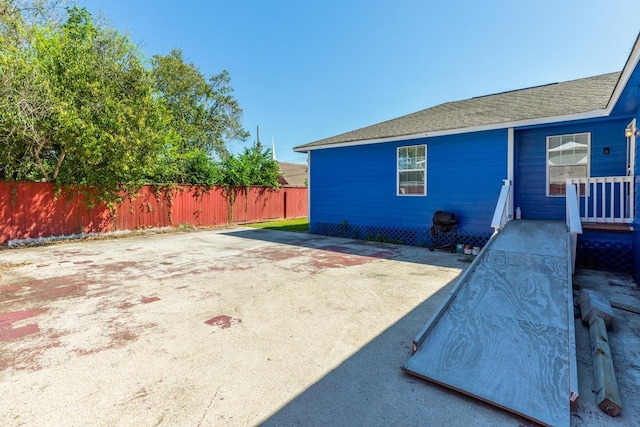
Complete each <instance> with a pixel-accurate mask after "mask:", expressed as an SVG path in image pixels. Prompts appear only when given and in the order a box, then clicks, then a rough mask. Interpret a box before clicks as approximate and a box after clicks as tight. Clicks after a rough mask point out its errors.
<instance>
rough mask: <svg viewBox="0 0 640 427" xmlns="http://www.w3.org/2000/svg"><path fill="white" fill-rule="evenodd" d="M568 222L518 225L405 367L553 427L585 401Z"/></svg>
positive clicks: (453, 298)
mask: <svg viewBox="0 0 640 427" xmlns="http://www.w3.org/2000/svg"><path fill="white" fill-rule="evenodd" d="M568 251H569V249H568V236H567V232H566V226H565V224H564V223H563V222H553V221H527V220H519V221H512V222H510V223H509V224H507V226H506V227H505V228H504V230H502V232H501V233H500V234H499V235H497V236H496V237H495V238H494V239H493V240H492V241H491V242H490V244H489V245H488V246H487V247H486V248H485V250H484V251H483V253H482V254H481V255H480V257H479V259H477V260H476V261H475V262H474V264H473V265H472V266H471V267H470V268H469V271H467V272H466V274H464V275H463V276H462V277H461V278H460V280H459V282H458V283H457V284H456V287H455V288H454V290H453V291H452V292H451V295H450V297H449V299H448V300H447V301H446V302H445V303H444V304H443V306H442V307H441V310H440V311H439V312H438V313H437V314H436V315H434V317H433V318H432V319H430V320H429V322H428V323H427V324H426V325H425V326H424V327H423V329H422V331H421V332H420V334H419V335H418V336H417V337H416V340H415V343H416V344H415V347H416V352H415V354H414V355H413V356H412V357H411V359H410V360H409V361H408V362H407V363H406V365H405V366H404V367H403V369H404V370H405V371H406V372H408V373H411V374H413V375H416V376H418V377H421V378H424V379H427V380H430V381H433V382H436V383H438V384H442V385H444V386H447V387H450V388H452V389H455V390H458V391H460V392H463V393H466V394H468V395H471V396H474V397H476V398H478V399H481V400H484V401H486V402H489V403H492V404H494V405H496V406H499V407H501V408H504V409H506V410H508V411H511V412H514V413H517V414H519V415H522V416H524V417H526V418H529V419H531V420H533V421H536V422H538V423H541V424H545V425H553V426H563V425H566V426H568V425H569V423H570V399H571V398H574V399H575V398H577V373H576V364H575V336H574V330H573V326H574V323H573V309H572V307H573V301H572V299H571V276H570V274H569V265H568V259H569V258H568Z"/></svg>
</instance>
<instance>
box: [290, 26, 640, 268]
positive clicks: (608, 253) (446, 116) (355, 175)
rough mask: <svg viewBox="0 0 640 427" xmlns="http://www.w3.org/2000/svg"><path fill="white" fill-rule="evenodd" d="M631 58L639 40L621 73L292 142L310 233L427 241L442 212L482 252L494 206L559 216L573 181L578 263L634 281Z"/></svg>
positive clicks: (634, 90) (510, 213)
mask: <svg viewBox="0 0 640 427" xmlns="http://www.w3.org/2000/svg"><path fill="white" fill-rule="evenodd" d="M639 59H640V35H639V37H638V39H636V42H635V44H634V46H633V49H632V51H631V53H630V55H629V58H628V60H627V62H626V64H625V66H624V69H623V70H622V71H621V72H616V73H610V74H604V75H599V76H594V77H588V78H583V79H578V80H572V81H567V82H562V83H553V84H548V85H543V86H536V87H530V88H526V89H520V90H514V91H510V92H503V93H498V94H494V95H488V96H481V97H476V98H472V99H467V100H463V101H457V102H448V103H444V104H441V105H438V106H435V107H432V108H428V109H426V110H422V111H418V112H416V113H413V114H409V115H406V116H403V117H400V118H396V119H393V120H389V121H386V122H383V123H378V124H375V125H372V126H368V127H365V128H362V129H357V130H354V131H351V132H347V133H344V134H341V135H337V136H333V137H330V138H326V139H322V140H319V141H315V142H312V143H309V144H305V145H301V146H298V147H296V148H295V151H298V152H306V153H307V154H308V162H309V197H310V207H309V222H310V224H309V227H310V231H311V232H312V233H317V234H325V235H334V236H343V237H350V238H360V239H371V240H382V241H394V242H402V243H405V244H413V245H425V246H427V245H431V243H432V241H433V239H434V236H433V233H432V232H430V229H431V226H432V217H433V214H434V212H435V211H438V210H443V211H450V212H454V213H455V214H456V216H457V217H459V219H460V222H459V224H458V227H457V237H456V240H457V242H458V243H463V244H469V245H474V246H481V245H483V244H484V243H485V242H486V241H487V240H488V239H489V237H490V236H491V235H492V233H493V231H494V226H495V225H496V224H495V219H494V217H497V216H499V214H498V213H496V212H497V210H496V206H497V203H498V201H499V199H502V202H504V206H505V211H504V217H505V218H506V219H507V220H508V219H511V218H514V217H515V215H516V212H519V213H520V214H521V216H522V218H528V219H557V220H563V219H565V216H566V206H567V198H566V197H565V194H566V191H567V185H568V184H571V185H574V186H575V187H574V188H577V193H578V199H579V211H580V218H581V222H582V227H583V229H584V230H583V234H581V235H580V236H579V238H578V243H577V262H578V265H582V266H585V267H590V268H597V269H605V270H615V271H627V272H632V273H633V274H634V277H635V278H636V280H638V278H639V277H640V234H638V232H637V230H638V223H640V215H639V213H638V210H637V209H636V206H638V201H637V196H636V191H635V189H636V183H637V182H638V180H639V178H638V177H639V176H640V170H638V169H640V168H636V167H635V164H636V160H637V153H640V150H639V149H638V147H637V142H638V141H640V137H639V136H640V132H639V131H638V130H637V129H638V125H640V123H638V120H639V119H640V67H638V62H639ZM501 193H503V194H504V195H505V197H502V198H501V197H500V194H501ZM501 214H502V211H500V215H501ZM636 248H637V250H636Z"/></svg>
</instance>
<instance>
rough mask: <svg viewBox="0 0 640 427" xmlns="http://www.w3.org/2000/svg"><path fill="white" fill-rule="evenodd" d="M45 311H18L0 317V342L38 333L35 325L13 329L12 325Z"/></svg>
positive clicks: (38, 328)
mask: <svg viewBox="0 0 640 427" xmlns="http://www.w3.org/2000/svg"><path fill="white" fill-rule="evenodd" d="M45 311H47V309H46V308H41V309H36V310H20V311H14V312H12V313H6V314H2V315H0V342H1V341H9V340H14V339H18V338H22V337H24V336H26V335H31V334H35V333H37V332H40V327H39V326H38V324H37V323H29V324H26V325H23V326H18V327H14V323H17V322H20V321H22V320H25V319H29V318H31V317H34V316H37V315H39V314H41V313H44V312H45Z"/></svg>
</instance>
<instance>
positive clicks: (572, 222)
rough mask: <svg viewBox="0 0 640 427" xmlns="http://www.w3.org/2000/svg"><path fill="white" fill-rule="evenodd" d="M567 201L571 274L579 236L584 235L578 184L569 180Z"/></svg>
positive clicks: (573, 271) (574, 265)
mask: <svg viewBox="0 0 640 427" xmlns="http://www.w3.org/2000/svg"><path fill="white" fill-rule="evenodd" d="M566 200H567V203H566V217H567V231H569V235H570V240H571V273H575V272H576V249H577V247H578V234H582V221H581V220H580V199H579V198H578V190H577V184H571V183H570V182H569V180H567V197H566Z"/></svg>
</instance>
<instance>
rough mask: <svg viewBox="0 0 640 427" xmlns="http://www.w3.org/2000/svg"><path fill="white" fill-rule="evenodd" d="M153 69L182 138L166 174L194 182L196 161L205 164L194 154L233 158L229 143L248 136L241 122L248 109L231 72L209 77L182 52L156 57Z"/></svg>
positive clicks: (169, 158) (160, 93)
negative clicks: (191, 177)
mask: <svg viewBox="0 0 640 427" xmlns="http://www.w3.org/2000/svg"><path fill="white" fill-rule="evenodd" d="M151 65H152V73H153V77H154V82H155V88H156V91H157V92H158V93H159V95H160V96H161V97H162V99H163V100H164V102H165V105H166V106H167V108H168V109H169V111H170V112H171V116H172V119H171V122H170V125H171V127H172V128H173V129H174V130H175V132H176V134H177V136H178V139H177V141H176V142H175V144H174V146H173V155H172V156H170V157H167V158H165V161H166V162H167V164H166V165H165V167H164V171H165V173H167V172H168V173H173V174H175V176H174V177H173V178H174V179H175V180H177V181H180V182H188V181H189V176H188V175H189V173H188V168H189V164H190V163H193V159H194V158H198V159H200V160H202V156H200V155H199V154H194V153H197V152H202V153H205V154H207V155H209V156H215V157H217V158H219V159H223V158H225V157H227V156H228V150H227V142H228V141H231V140H245V139H246V138H247V137H248V133H247V132H246V131H245V130H244V129H243V127H242V124H241V120H242V109H241V108H240V106H239V104H238V101H237V100H236V99H235V98H234V97H233V88H232V87H231V86H230V82H231V79H230V77H229V73H228V72H227V71H222V72H221V73H219V74H215V75H212V76H210V77H209V78H207V77H205V75H203V74H202V73H201V72H200V70H199V69H198V68H197V67H196V66H195V65H194V64H191V63H186V62H185V61H184V58H183V56H182V51H180V50H172V51H171V52H170V53H169V54H168V55H155V56H154V57H153V58H152V59H151Z"/></svg>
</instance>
